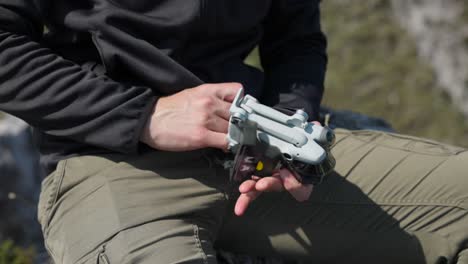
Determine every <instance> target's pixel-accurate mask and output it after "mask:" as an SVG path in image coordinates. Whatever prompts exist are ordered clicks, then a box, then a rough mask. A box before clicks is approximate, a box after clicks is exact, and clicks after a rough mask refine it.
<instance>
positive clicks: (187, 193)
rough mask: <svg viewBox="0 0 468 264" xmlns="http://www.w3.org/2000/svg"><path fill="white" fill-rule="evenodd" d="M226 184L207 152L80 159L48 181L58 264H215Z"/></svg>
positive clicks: (49, 223) (47, 232)
mask: <svg viewBox="0 0 468 264" xmlns="http://www.w3.org/2000/svg"><path fill="white" fill-rule="evenodd" d="M225 184H226V179H222V178H221V177H218V172H217V171H216V169H215V168H213V167H212V166H211V165H210V163H209V161H208V160H207V158H206V157H205V155H204V151H194V152H186V153H165V152H155V151H151V152H147V153H145V154H143V155H139V156H132V157H128V156H123V155H106V156H83V157H76V158H71V159H68V160H64V161H61V162H60V163H59V166H58V169H57V171H56V172H54V173H53V174H52V175H50V176H49V177H48V178H46V180H45V181H44V184H43V190H42V193H41V198H40V204H39V208H40V210H39V211H40V212H39V220H40V222H41V224H42V226H43V231H44V237H45V242H46V246H47V248H48V250H49V252H50V254H51V256H52V257H53V259H54V261H55V262H56V263H181V262H183V263H215V261H216V260H215V256H214V254H213V249H212V246H211V240H212V237H214V236H215V234H216V232H217V229H218V228H219V226H220V222H221V214H220V213H219V212H222V211H223V209H224V207H225V204H226V199H225V193H224V189H225Z"/></svg>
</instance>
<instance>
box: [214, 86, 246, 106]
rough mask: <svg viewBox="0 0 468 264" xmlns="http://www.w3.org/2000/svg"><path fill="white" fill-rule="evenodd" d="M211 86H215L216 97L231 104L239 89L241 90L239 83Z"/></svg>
mask: <svg viewBox="0 0 468 264" xmlns="http://www.w3.org/2000/svg"><path fill="white" fill-rule="evenodd" d="M213 85H214V86H215V94H216V97H218V98H220V99H221V100H224V101H226V102H232V101H233V100H234V98H235V97H236V94H237V92H238V91H239V89H241V88H242V84H240V83H217V84H213Z"/></svg>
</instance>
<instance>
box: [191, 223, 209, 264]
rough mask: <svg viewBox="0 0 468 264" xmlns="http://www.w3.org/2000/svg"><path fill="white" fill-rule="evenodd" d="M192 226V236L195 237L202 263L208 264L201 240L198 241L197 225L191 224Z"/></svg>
mask: <svg viewBox="0 0 468 264" xmlns="http://www.w3.org/2000/svg"><path fill="white" fill-rule="evenodd" d="M192 227H193V237H194V238H195V244H196V245H197V247H198V249H199V251H200V254H201V255H202V257H203V263H204V264H208V257H207V256H206V254H205V252H204V251H203V247H202V244H201V241H200V235H199V229H198V226H197V225H195V224H192Z"/></svg>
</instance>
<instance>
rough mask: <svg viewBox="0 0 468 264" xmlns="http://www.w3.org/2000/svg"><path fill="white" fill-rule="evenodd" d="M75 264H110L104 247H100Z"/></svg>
mask: <svg viewBox="0 0 468 264" xmlns="http://www.w3.org/2000/svg"><path fill="white" fill-rule="evenodd" d="M76 263H77V264H111V262H110V261H109V258H108V257H107V254H106V245H105V244H104V245H102V246H100V247H99V248H98V249H96V250H94V251H93V252H91V253H90V254H88V256H87V257H84V258H83V259H81V260H79V261H77V262H76Z"/></svg>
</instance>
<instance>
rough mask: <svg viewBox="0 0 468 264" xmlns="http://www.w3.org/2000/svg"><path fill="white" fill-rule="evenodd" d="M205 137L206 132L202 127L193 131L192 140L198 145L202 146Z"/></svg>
mask: <svg viewBox="0 0 468 264" xmlns="http://www.w3.org/2000/svg"><path fill="white" fill-rule="evenodd" d="M206 137H207V130H206V129H205V128H203V127H200V128H197V129H195V130H194V131H193V134H192V140H193V142H195V143H196V144H198V145H202V144H203V143H204V142H205V140H206Z"/></svg>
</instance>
